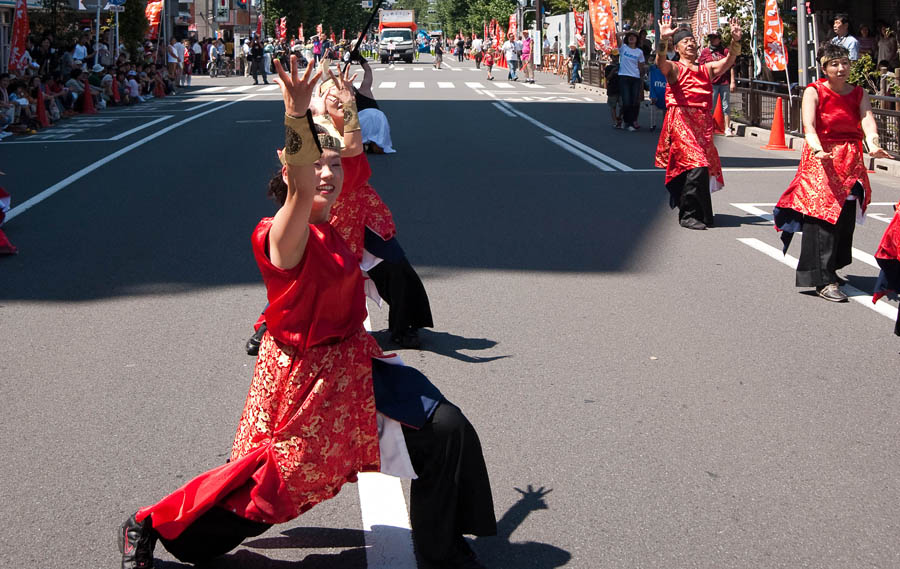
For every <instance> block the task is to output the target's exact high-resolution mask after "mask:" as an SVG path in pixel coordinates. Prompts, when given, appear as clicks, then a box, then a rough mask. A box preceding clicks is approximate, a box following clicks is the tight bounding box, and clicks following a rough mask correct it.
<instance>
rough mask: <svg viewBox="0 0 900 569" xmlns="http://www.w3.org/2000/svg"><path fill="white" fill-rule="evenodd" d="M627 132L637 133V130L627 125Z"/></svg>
mask: <svg viewBox="0 0 900 569" xmlns="http://www.w3.org/2000/svg"><path fill="white" fill-rule="evenodd" d="M628 132H637V129H636V128H634V127H633V126H631V125H628Z"/></svg>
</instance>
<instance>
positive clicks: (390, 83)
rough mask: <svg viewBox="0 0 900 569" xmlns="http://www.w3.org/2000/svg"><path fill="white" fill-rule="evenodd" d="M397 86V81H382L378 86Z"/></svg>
mask: <svg viewBox="0 0 900 569" xmlns="http://www.w3.org/2000/svg"><path fill="white" fill-rule="evenodd" d="M396 86H397V83H395V82H394V81H382V82H381V84H380V85H379V86H378V88H379V89H393V88H394V87H396Z"/></svg>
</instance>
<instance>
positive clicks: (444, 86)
mask: <svg viewBox="0 0 900 569" xmlns="http://www.w3.org/2000/svg"><path fill="white" fill-rule="evenodd" d="M438 87H439V88H441V89H455V88H456V85H454V84H453V83H451V82H450V81H438Z"/></svg>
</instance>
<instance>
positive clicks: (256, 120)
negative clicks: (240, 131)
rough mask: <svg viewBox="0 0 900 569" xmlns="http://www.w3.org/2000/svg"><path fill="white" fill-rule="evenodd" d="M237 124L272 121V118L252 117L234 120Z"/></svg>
mask: <svg viewBox="0 0 900 569" xmlns="http://www.w3.org/2000/svg"><path fill="white" fill-rule="evenodd" d="M234 122H235V123H237V124H253V123H261V122H272V119H252V120H246V121H234Z"/></svg>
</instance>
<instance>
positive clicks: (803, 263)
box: [797, 200, 856, 287]
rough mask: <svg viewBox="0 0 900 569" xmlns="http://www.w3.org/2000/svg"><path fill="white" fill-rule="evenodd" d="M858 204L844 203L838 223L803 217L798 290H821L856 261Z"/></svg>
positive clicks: (851, 201)
mask: <svg viewBox="0 0 900 569" xmlns="http://www.w3.org/2000/svg"><path fill="white" fill-rule="evenodd" d="M854 229H856V200H848V201H846V202H844V207H843V209H841V215H840V217H838V220H837V223H836V224H834V225H832V224H830V223H828V222H827V221H824V220H821V219H818V218H815V217H810V216H808V215H805V216H803V238H802V241H801V245H800V260H799V262H798V263H797V286H799V287H820V286H825V285H829V284H832V283H836V282H838V278H837V273H836V272H835V271H837V270H838V269H840V268H843V267H846V266H847V265H849V264H850V263H851V262H852V261H853V254H852V251H851V250H852V248H853V230H854Z"/></svg>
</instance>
